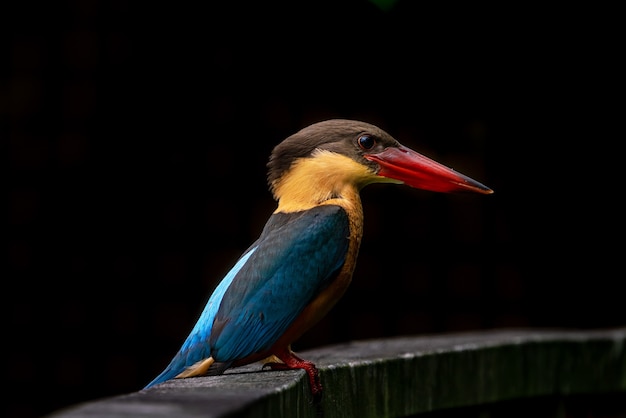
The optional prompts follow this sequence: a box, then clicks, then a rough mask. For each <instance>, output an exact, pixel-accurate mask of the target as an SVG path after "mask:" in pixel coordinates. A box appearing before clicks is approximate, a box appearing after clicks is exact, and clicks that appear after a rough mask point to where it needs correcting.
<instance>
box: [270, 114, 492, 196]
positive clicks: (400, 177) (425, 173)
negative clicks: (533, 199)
mask: <svg viewBox="0 0 626 418" xmlns="http://www.w3.org/2000/svg"><path fill="white" fill-rule="evenodd" d="M268 168H269V173H268V182H269V184H270V188H271V189H272V192H273V193H274V195H275V196H276V197H277V198H280V194H281V193H280V191H279V190H278V189H280V188H282V187H283V186H284V185H285V184H286V181H285V180H286V179H289V180H290V182H289V183H290V186H289V189H297V188H303V189H306V184H308V183H309V181H313V180H315V181H317V183H318V184H326V185H329V186H328V189H329V190H330V189H332V188H333V187H334V185H336V184H345V183H351V184H352V185H354V186H355V187H357V188H358V189H360V188H361V187H363V186H365V185H367V184H370V183H404V184H407V185H409V186H411V187H415V188H418V189H423V190H430V191H434V192H444V193H452V192H462V191H466V192H475V193H482V194H490V193H493V191H492V190H491V189H490V188H488V187H487V186H485V185H483V184H481V183H479V182H477V181H475V180H473V179H471V178H469V177H467V176H465V175H463V174H461V173H458V172H456V171H454V170H453V169H451V168H448V167H446V166H444V165H442V164H439V163H438V162H436V161H433V160H431V159H430V158H428V157H425V156H423V155H421V154H419V153H417V152H415V151H413V150H411V149H410V148H407V147H405V146H403V145H402V144H400V143H399V142H398V141H397V140H395V139H394V138H393V137H392V136H391V135H389V134H388V133H387V132H385V131H383V130H382V129H380V128H378V127H377V126H374V125H371V124H369V123H365V122H359V121H354V120H345V119H331V120H327V121H323V122H318V123H315V124H313V125H310V126H308V127H306V128H304V129H302V130H300V131H298V132H297V133H295V134H293V135H291V136H290V137H288V138H287V139H285V140H284V141H283V142H281V143H280V144H278V145H277V146H276V147H275V148H274V150H273V151H272V155H271V156H270V160H269V162H268ZM331 185H333V187H331ZM329 193H330V194H332V192H330V191H329Z"/></svg>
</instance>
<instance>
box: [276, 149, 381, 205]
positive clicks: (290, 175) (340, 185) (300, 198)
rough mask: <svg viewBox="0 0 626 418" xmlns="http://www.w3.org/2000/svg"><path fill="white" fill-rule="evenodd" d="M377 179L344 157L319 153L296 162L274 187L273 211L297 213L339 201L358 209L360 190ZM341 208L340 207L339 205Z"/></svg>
mask: <svg viewBox="0 0 626 418" xmlns="http://www.w3.org/2000/svg"><path fill="white" fill-rule="evenodd" d="M378 178H379V177H378V176H376V174H375V173H374V172H373V171H371V170H369V169H368V168H367V167H365V166H363V165H361V164H358V163H357V162H355V161H354V160H352V159H350V158H348V157H345V156H343V155H340V154H337V153H333V152H329V151H319V152H317V153H316V154H315V155H314V156H313V157H309V158H302V159H300V160H298V161H296V162H295V163H294V164H293V165H292V167H291V168H290V170H289V171H288V172H287V173H286V174H285V175H283V176H282V177H281V178H280V179H279V180H278V181H277V182H276V183H275V184H274V185H273V186H274V187H273V189H274V197H275V198H276V200H278V208H277V209H276V212H296V211H301V210H307V209H311V208H312V207H315V206H319V205H321V204H329V203H335V202H337V201H338V200H341V201H345V203H348V202H350V203H351V204H352V205H354V206H355V208H356V207H358V210H361V209H360V208H361V199H360V197H359V191H360V190H361V188H363V187H364V186H365V185H367V184H369V183H373V182H375V181H376V180H377V179H378ZM342 206H343V205H342Z"/></svg>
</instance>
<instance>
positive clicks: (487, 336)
mask: <svg viewBox="0 0 626 418" xmlns="http://www.w3.org/2000/svg"><path fill="white" fill-rule="evenodd" d="M299 354H300V355H301V356H302V357H304V358H306V359H309V360H312V361H314V362H315V363H316V364H317V366H318V368H319V369H320V375H321V379H322V384H323V385H324V395H323V397H322V399H321V401H320V402H318V403H314V402H312V399H311V396H310V393H309V387H308V380H307V378H306V376H305V374H304V372H303V371H300V370H297V371H271V370H263V371H262V370H261V369H260V366H259V364H253V365H249V366H245V367H241V368H237V369H231V370H229V371H228V372H227V373H226V374H225V375H223V376H213V377H199V378H191V379H180V380H172V381H169V382H165V383H163V384H161V385H158V386H155V387H153V388H151V389H149V390H142V391H139V392H135V393H130V394H125V395H120V396H116V397H112V398H107V399H102V400H98V401H94V402H88V403H85V404H79V405H76V406H73V407H70V408H67V409H64V410H61V411H58V412H56V413H55V414H52V416H53V417H55V418H70V417H148V416H149V417H163V416H168V417H182V418H186V417H321V416H323V417H360V418H361V417H388V416H392V417H395V416H408V415H413V414H417V413H422V412H428V411H437V410H442V409H446V408H453V407H467V406H473V405H481V404H487V403H492V402H500V401H507V400H515V399H524V398H536V397H541V396H554V395H559V396H560V395H564V396H567V395H576V394H602V393H624V394H626V328H619V329H608V330H591V331H568V330H534V329H529V330H494V331H480V332H471V333H460V334H443V335H434V336H417V337H399V338H391V339H384V340H369V341H355V342H351V343H346V344H341V345H335V346H329V347H323V348H319V349H315V350H310V351H307V352H301V353H299ZM625 410H626V408H625Z"/></svg>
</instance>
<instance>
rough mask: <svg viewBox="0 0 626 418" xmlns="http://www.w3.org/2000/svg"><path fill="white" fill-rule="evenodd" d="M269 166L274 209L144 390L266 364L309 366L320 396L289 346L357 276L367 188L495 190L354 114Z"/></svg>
mask: <svg viewBox="0 0 626 418" xmlns="http://www.w3.org/2000/svg"><path fill="white" fill-rule="evenodd" d="M267 167H268V174H267V179H268V183H269V188H270V191H271V193H272V195H273V197H274V199H275V200H276V201H277V206H276V210H275V211H274V212H273V213H272V215H271V216H270V217H269V219H268V221H267V223H266V224H265V226H264V227H263V230H262V232H261V234H260V236H259V238H258V239H257V240H256V241H255V242H254V243H252V245H250V247H249V248H248V249H247V250H246V251H245V252H244V253H243V254H242V255H241V257H240V258H239V259H238V260H237V261H236V262H235V263H234V266H233V267H232V269H231V270H230V271H229V272H228V273H227V274H226V275H225V276H224V278H223V279H222V280H221V281H220V282H219V284H218V285H217V287H216V288H215V290H214V291H213V293H212V295H211V296H210V298H209V299H208V302H207V303H206V305H205V307H204V309H203V311H202V313H201V314H200V316H199V318H198V321H197V322H196V323H195V325H194V327H193V328H192V330H191V332H190V333H189V335H188V337H187V339H186V340H185V341H184V342H183V344H182V346H181V348H180V349H179V351H178V352H177V353H176V355H175V356H174V357H173V359H172V360H171V362H170V363H169V365H168V366H167V367H166V368H165V369H164V370H163V372H161V374H159V375H158V376H157V377H156V378H155V379H154V380H152V381H151V382H150V383H149V384H148V385H146V386H145V388H144V389H147V388H150V387H152V386H154V385H156V384H158V383H161V382H164V381H167V380H170V379H174V378H188V377H193V376H202V375H219V374H222V373H224V371H226V370H227V369H229V368H231V367H238V366H242V365H245V364H249V363H253V362H262V363H263V368H265V367H269V368H271V369H273V370H288V369H304V371H305V372H306V374H307V376H308V380H309V384H310V389H311V393H312V395H313V397H314V398H317V397H319V396H320V395H321V393H322V385H321V382H320V378H319V373H318V370H317V368H316V366H315V364H314V363H313V362H311V361H308V360H305V359H302V358H301V357H299V356H298V355H297V354H296V353H294V352H293V351H292V349H291V345H292V343H293V342H294V341H296V340H297V339H298V338H299V337H301V336H302V335H303V334H304V333H305V332H306V331H307V330H308V329H310V328H311V327H312V326H313V325H314V324H316V323H317V322H318V321H319V320H320V319H321V318H323V317H324V316H325V315H326V314H327V313H328V312H329V311H330V309H331V308H332V307H333V306H334V305H335V304H336V303H337V302H338V301H339V299H340V298H341V297H342V295H343V294H344V293H345V292H346V289H347V288H348V286H349V284H350V282H351V280H352V274H353V271H354V268H355V264H356V260H357V255H358V252H359V247H360V244H361V239H362V236H363V208H362V205H361V198H360V194H359V193H360V190H361V189H362V188H363V187H365V186H367V185H368V184H372V183H396V184H402V183H403V184H406V185H408V186H411V187H414V188H418V189H423V190H428V191H433V192H442V193H452V192H473V193H480V194H491V193H493V190H491V189H490V188H488V187H487V186H485V185H483V184H481V183H479V182H477V181H476V180H473V179H471V178H469V177H467V176H465V175H463V174H461V173H459V172H457V171H455V170H453V169H451V168H448V167H447V166H444V165H442V164H440V163H438V162H435V161H434V160H432V159H430V158H428V157H426V156H424V155H422V154H419V153H417V152H416V151H413V150H412V149H410V148H408V147H405V146H403V145H401V144H400V143H399V142H398V141H397V140H396V139H394V138H393V137H392V136H391V135H389V134H388V133H387V132H385V131H384V130H383V129H381V128H379V127H377V126H374V125H372V124H369V123H366V122H361V121H356V120H346V119H330V120H325V121H321V122H318V123H314V124H312V125H310V126H308V127H305V128H303V129H302V130H300V131H298V132H296V133H295V134H293V135H291V136H289V137H287V138H286V139H285V140H283V141H282V142H281V143H279V144H278V145H276V146H275V147H274V149H273V150H272V153H271V155H270V158H269V161H268V163H267Z"/></svg>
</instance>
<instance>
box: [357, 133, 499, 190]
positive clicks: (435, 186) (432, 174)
mask: <svg viewBox="0 0 626 418" xmlns="http://www.w3.org/2000/svg"><path fill="white" fill-rule="evenodd" d="M364 157H365V158H366V159H368V160H370V161H374V162H376V163H378V164H379V165H380V171H379V172H378V175H379V176H383V177H388V178H391V179H395V180H400V181H402V182H403V183H405V184H407V185H409V186H411V187H415V188H417V189H423V190H430V191H433V192H443V193H452V192H462V191H468V192H475V193H482V194H491V193H493V190H491V189H490V188H489V187H487V186H485V185H484V184H481V183H479V182H477V181H476V180H473V179H471V178H469V177H467V176H464V175H463V174H461V173H457V172H456V171H454V170H453V169H451V168H448V167H446V166H444V165H442V164H439V163H438V162H436V161H433V160H431V159H430V158H428V157H424V156H423V155H422V154H419V153H417V152H415V151H413V150H412V149H410V148H407V147H405V146H403V145H400V146H398V147H389V148H386V149H385V150H384V151H382V152H379V153H378V154H366V155H364Z"/></svg>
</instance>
